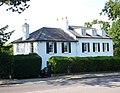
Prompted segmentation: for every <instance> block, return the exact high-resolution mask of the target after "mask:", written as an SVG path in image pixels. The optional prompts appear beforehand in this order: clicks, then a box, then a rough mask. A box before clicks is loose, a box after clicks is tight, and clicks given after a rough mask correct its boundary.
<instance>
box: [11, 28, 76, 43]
mask: <svg viewBox="0 0 120 93" xmlns="http://www.w3.org/2000/svg"><path fill="white" fill-rule="evenodd" d="M34 41H59V42H60V41H62V42H76V40H75V39H74V38H72V37H71V36H69V35H68V34H67V33H65V32H64V31H63V30H62V29H60V28H48V27H43V28H41V29H38V30H37V31H35V32H33V33H31V34H30V35H29V38H28V39H26V40H22V38H20V39H18V40H15V41H13V42H12V43H22V42H34Z"/></svg>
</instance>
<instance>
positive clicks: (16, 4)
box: [0, 0, 30, 13]
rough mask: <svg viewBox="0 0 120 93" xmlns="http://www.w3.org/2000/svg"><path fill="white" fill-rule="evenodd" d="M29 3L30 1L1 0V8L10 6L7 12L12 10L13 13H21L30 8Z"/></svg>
mask: <svg viewBox="0 0 120 93" xmlns="http://www.w3.org/2000/svg"><path fill="white" fill-rule="evenodd" d="M28 1H30V0H0V6H2V5H4V4H5V5H8V6H9V8H8V9H7V11H8V10H12V12H18V13H21V12H23V11H24V10H25V9H27V8H28V7H29V6H30V5H29V4H27V2H28Z"/></svg>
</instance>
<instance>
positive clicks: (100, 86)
mask: <svg viewBox="0 0 120 93" xmlns="http://www.w3.org/2000/svg"><path fill="white" fill-rule="evenodd" d="M0 93H120V76H112V77H101V78H89V79H75V80H66V79H59V80H57V79H56V80H48V81H40V82H39V81H37V82H26V83H24V84H13V85H1V86H0Z"/></svg>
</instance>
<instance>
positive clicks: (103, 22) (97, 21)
mask: <svg viewBox="0 0 120 93" xmlns="http://www.w3.org/2000/svg"><path fill="white" fill-rule="evenodd" d="M94 24H102V25H103V26H102V28H101V29H103V30H105V31H108V29H109V28H110V23H109V22H105V21H102V20H98V19H95V20H93V21H92V22H85V23H84V26H86V27H92V26H93V25H94Z"/></svg>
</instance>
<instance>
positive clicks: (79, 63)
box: [49, 56, 120, 74]
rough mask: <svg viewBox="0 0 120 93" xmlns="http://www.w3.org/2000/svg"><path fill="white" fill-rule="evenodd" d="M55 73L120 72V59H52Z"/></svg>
mask: <svg viewBox="0 0 120 93" xmlns="http://www.w3.org/2000/svg"><path fill="white" fill-rule="evenodd" d="M49 61H50V62H51V64H52V71H53V73H55V74H56V73H67V72H68V71H70V72H71V73H81V72H101V71H120V58H119V57H69V58H68V57H59V56H58V57H57V56H56V57H51V58H50V60H49Z"/></svg>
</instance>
